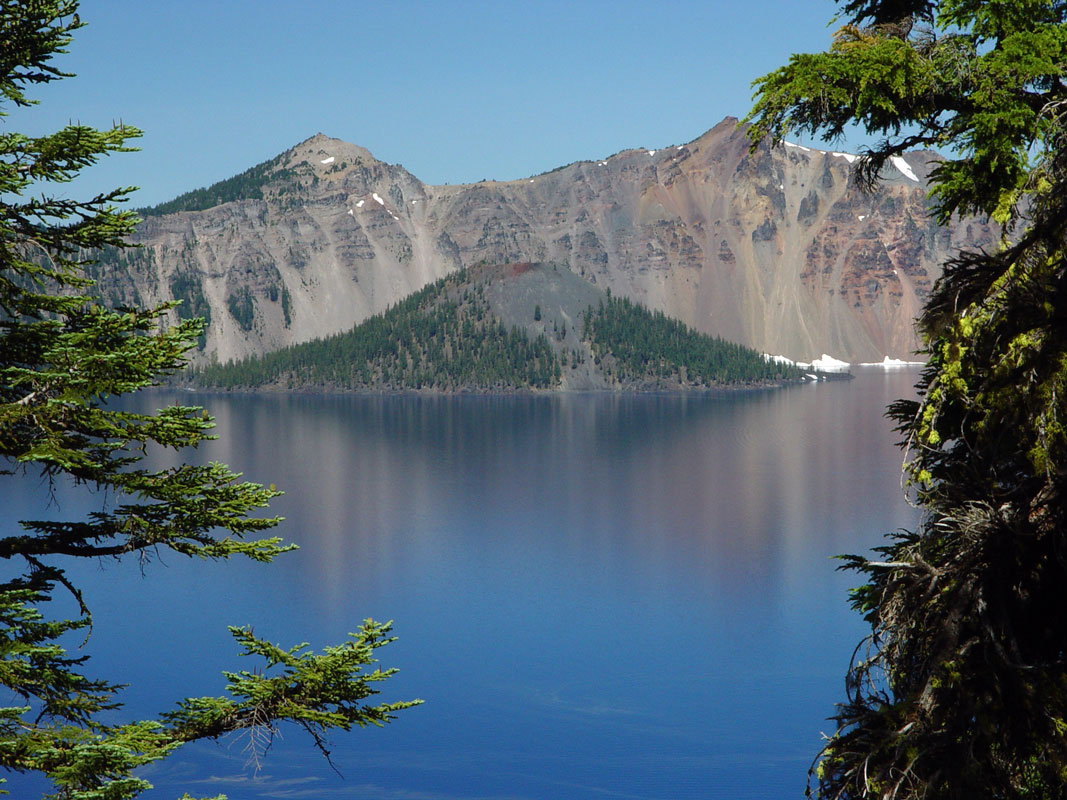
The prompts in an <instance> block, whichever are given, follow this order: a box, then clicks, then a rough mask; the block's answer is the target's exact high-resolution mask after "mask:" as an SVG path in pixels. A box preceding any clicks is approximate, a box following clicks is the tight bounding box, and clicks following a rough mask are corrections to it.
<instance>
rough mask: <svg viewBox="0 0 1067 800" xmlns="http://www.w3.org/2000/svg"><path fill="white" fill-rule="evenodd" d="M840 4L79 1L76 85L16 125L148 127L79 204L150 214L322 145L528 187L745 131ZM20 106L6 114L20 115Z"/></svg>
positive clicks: (819, 43) (53, 94)
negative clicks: (597, 164)
mask: <svg viewBox="0 0 1067 800" xmlns="http://www.w3.org/2000/svg"><path fill="white" fill-rule="evenodd" d="M835 10H836V6H835V5H834V3H833V2H831V0H749V2H736V0H734V1H732V2H724V1H718V0H713V1H711V2H697V1H696V0H693V1H692V2H688V1H687V2H681V1H679V2H643V3H635V2H607V0H604V1H601V0H596V1H595V2H594V1H593V0H589V1H587V2H583V1H582V0H572V1H571V2H555V1H554V0H553V1H552V2H548V1H546V2H520V0H495V1H494V2H475V1H474V0H440V1H439V2H436V3H431V2H415V1H414V0H373V1H371V0H348V1H345V2H341V1H338V0H334V2H325V0H304V2H300V3H297V2H277V1H276V0H261V1H260V2H255V3H252V2H244V1H243V0H242V1H240V2H239V1H238V0H212V1H211V2H207V1H206V0H182V2H178V1H177V0H83V3H82V6H81V18H82V20H83V21H85V22H88V23H89V25H88V27H86V28H83V29H82V30H81V31H80V32H79V33H78V34H77V35H76V38H75V41H74V42H73V44H72V45H71V48H70V53H69V54H68V55H66V56H63V57H62V59H61V60H60V61H59V62H58V63H59V64H61V65H62V66H63V67H64V68H65V69H68V70H69V71H72V72H76V73H77V77H76V78H71V79H67V80H64V81H61V82H59V83H57V84H53V85H51V86H49V87H46V88H43V89H39V90H36V92H35V96H36V97H37V98H38V99H40V100H41V101H42V102H41V105H40V106H38V107H36V108H34V109H31V110H29V111H21V110H15V111H13V113H12V115H11V116H10V117H8V118H7V119H6V121H4V122H0V124H3V125H5V126H6V127H8V129H10V130H18V131H23V132H27V133H43V132H46V131H49V130H53V129H54V128H55V127H57V126H58V125H61V124H64V123H66V122H67V121H68V120H76V121H77V120H80V121H81V122H82V123H85V124H89V125H93V126H96V127H104V126H108V125H110V124H111V122H112V120H118V119H122V120H123V121H125V122H127V123H130V124H132V125H135V126H137V127H139V128H142V129H143V130H144V131H145V136H144V138H143V139H141V140H140V147H141V152H140V153H137V154H134V155H121V156H113V157H111V158H110V159H109V160H108V161H109V163H106V164H105V165H103V166H98V167H96V168H94V169H93V170H92V171H91V172H90V173H89V175H88V176H87V178H86V179H84V180H82V181H79V183H78V184H77V189H78V191H79V193H82V192H84V191H87V190H88V191H95V190H98V189H104V188H110V187H112V186H117V185H130V184H132V185H137V186H140V187H141V190H140V191H139V192H138V193H137V194H136V195H135V196H134V203H135V205H150V204H154V203H157V202H160V201H163V200H167V199H170V198H172V197H174V196H175V195H177V194H179V193H181V192H183V191H187V190H189V189H194V188H197V187H200V186H205V185H208V184H210V183H213V182H215V181H217V180H221V179H223V178H227V177H229V176H230V175H233V174H236V173H238V172H241V171H242V170H244V169H247V168H248V167H250V166H252V165H254V164H257V163H259V162H261V161H264V160H266V159H268V158H271V157H273V156H275V155H277V154H278V153H280V152H282V151H283V150H285V149H287V148H288V147H290V146H292V145H294V144H296V143H297V142H300V141H302V140H303V139H306V138H307V137H309V136H311V135H313V134H315V133H317V132H322V133H325V134H327V135H330V136H335V137H337V138H340V139H344V140H347V141H350V142H354V143H356V144H359V145H362V146H363V147H366V148H367V149H369V150H370V151H371V152H372V153H374V155H375V156H377V157H378V158H380V159H382V160H383V161H388V162H391V163H401V164H403V165H404V166H405V167H407V168H408V169H409V170H410V171H411V172H412V173H414V174H415V175H416V177H418V178H420V179H421V180H423V181H425V182H427V183H435V184H439V183H464V182H470V181H477V180H480V179H482V178H491V179H501V180H507V179H513V178H521V177H524V176H526V175H532V174H536V173H538V172H542V171H544V170H547V169H551V168H553V167H557V166H560V165H562V164H566V163H570V162H572V161H576V160H579V159H595V158H601V157H603V156H607V155H610V154H612V153H615V152H617V151H619V150H622V149H625V148H629V147H648V148H657V147H663V146H666V145H669V144H676V143H681V142H687V141H689V140H691V139H694V138H696V137H697V136H699V135H700V134H701V133H703V132H704V131H705V130H707V129H708V128H710V127H712V126H713V125H715V124H716V123H717V122H719V121H720V120H721V119H722V118H723V117H725V116H728V115H733V116H743V115H744V114H745V113H746V112H747V110H748V108H749V106H750V103H751V99H750V98H751V89H750V83H751V82H752V80H753V79H754V78H756V77H758V76H760V75H762V74H764V73H765V72H768V71H769V70H771V69H773V68H774V67H776V66H779V65H780V64H782V63H785V61H786V59H787V58H788V57H789V55H790V53H793V52H801V51H805V52H811V51H816V50H823V49H825V48H826V47H827V46H828V44H829V41H830V34H831V30H832V29H831V28H830V27H828V26H827V23H828V22H829V21H830V19H831V18H832V17H833V15H834V13H835ZM9 110H10V109H9Z"/></svg>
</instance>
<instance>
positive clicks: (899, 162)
mask: <svg viewBox="0 0 1067 800" xmlns="http://www.w3.org/2000/svg"><path fill="white" fill-rule="evenodd" d="M889 160H890V161H891V162H893V166H894V167H896V168H897V169H898V170H899V171H900V174H901V175H903V176H904V177H905V178H907V179H908V180H909V181H915V182H916V183H918V182H919V176H918V175H916V174H915V170H913V169H912V168H911V165H910V164H909V163H908V162H907V161H905V160H904V159H903V158H901V157H900V156H890V157H889Z"/></svg>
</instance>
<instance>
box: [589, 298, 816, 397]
mask: <svg viewBox="0 0 1067 800" xmlns="http://www.w3.org/2000/svg"><path fill="white" fill-rule="evenodd" d="M583 338H584V339H585V340H586V341H587V342H589V346H590V348H591V349H592V352H593V355H594V356H595V357H596V359H597V360H600V359H607V358H610V359H611V360H613V361H614V364H615V372H616V373H617V375H618V377H619V378H620V379H624V380H626V379H629V380H647V379H648V378H649V377H656V378H661V379H670V380H675V381H678V382H679V383H681V384H684V385H689V386H715V385H718V384H732V383H750V382H753V381H777V380H782V379H788V378H799V377H800V375H801V371H800V370H799V369H797V368H796V367H793V366H784V365H782V364H778V363H775V362H774V361H770V360H768V359H766V358H764V357H763V356H762V355H761V354H760V353H757V352H756V351H755V350H753V349H752V348H751V347H745V346H744V345H740V344H736V343H734V342H727V341H725V340H724V339H721V338H720V337H718V336H708V335H707V334H704V333H697V332H696V331H694V330H692V329H691V328H689V327H688V326H687V325H685V324H684V323H682V322H679V321H678V320H676V319H671V318H670V317H668V316H667V315H665V314H664V313H663V312H662V311H650V310H649V309H648V308H645V307H644V306H642V305H640V304H639V303H634V302H633V301H632V300H630V299H629V298H625V297H622V298H619V297H611V296H610V295H609V296H608V298H607V301H606V302H602V303H600V304H598V305H597V307H596V308H592V307H591V308H590V309H589V310H588V311H587V312H586V314H585V318H584V330H583Z"/></svg>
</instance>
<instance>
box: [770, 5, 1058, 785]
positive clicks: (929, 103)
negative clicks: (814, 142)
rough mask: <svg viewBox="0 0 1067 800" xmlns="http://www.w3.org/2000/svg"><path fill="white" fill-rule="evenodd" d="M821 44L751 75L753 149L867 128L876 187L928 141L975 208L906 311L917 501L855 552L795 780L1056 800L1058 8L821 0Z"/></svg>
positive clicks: (941, 186)
mask: <svg viewBox="0 0 1067 800" xmlns="http://www.w3.org/2000/svg"><path fill="white" fill-rule="evenodd" d="M839 5H840V7H841V19H840V20H839V21H840V22H843V25H842V27H840V29H839V30H838V31H837V32H836V34H835V35H834V39H833V43H832V45H831V47H830V49H829V51H828V52H825V53H819V54H808V55H795V56H793V57H792V58H791V59H790V61H789V63H788V64H787V65H786V66H784V67H782V68H780V69H778V70H777V71H775V72H773V73H771V74H769V75H766V76H764V77H763V78H761V79H759V80H758V81H757V82H756V84H755V85H756V88H757V95H756V104H755V107H754V109H753V112H752V114H751V116H750V121H752V122H753V125H752V128H751V135H752V141H753V143H754V146H756V144H757V143H759V142H761V141H764V140H765V138H766V137H768V136H769V137H770V138H771V139H772V140H775V141H777V140H780V139H781V138H782V137H783V136H785V135H786V134H787V133H789V132H790V131H800V132H806V133H810V134H812V135H819V136H822V137H823V138H824V140H826V141H832V140H834V139H836V138H837V137H838V136H839V135H841V134H842V133H844V132H845V131H846V127H847V126H848V125H852V124H858V125H859V126H861V127H862V128H864V129H865V130H867V131H868V132H869V133H873V134H878V135H880V136H884V137H885V139H884V141H882V142H881V143H880V144H878V145H877V146H874V147H871V148H869V149H868V150H867V151H866V152H865V153H864V156H865V158H864V159H863V160H862V161H861V162H859V163H858V169H857V178H858V179H859V180H861V181H865V182H867V183H868V184H870V183H873V182H875V181H877V180H878V176H879V173H880V171H881V169H882V167H883V166H884V165H886V164H887V163H888V162H889V160H890V159H891V158H893V157H895V156H899V155H900V154H902V153H903V152H905V151H906V150H908V149H911V148H914V147H918V146H932V147H937V148H939V149H940V151H941V152H942V153H943V154H944V157H945V158H944V160H943V161H941V162H939V163H938V164H937V166H936V167H935V168H934V170H933V173H932V174H931V176H930V179H931V184H932V195H931V197H932V208H933V213H934V214H935V215H936V217H937V219H938V220H939V221H941V222H942V223H944V222H946V221H947V220H949V219H950V217H951V216H952V215H954V214H978V215H983V216H986V217H992V218H993V219H994V220H995V221H996V222H998V223H999V224H1000V225H1002V226H1003V229H1004V233H1005V235H1004V240H1003V242H1002V243H1001V245H1000V247H999V248H997V249H995V251H993V252H961V253H959V254H958V255H957V256H956V257H955V258H953V259H952V260H951V261H950V262H949V263H947V264H945V265H944V271H943V275H942V277H941V278H940V279H939V281H938V282H937V284H936V285H935V287H934V289H933V291H932V293H931V295H930V296H929V298H928V300H927V302H926V304H925V307H924V309H923V312H922V314H921V316H920V318H919V321H918V327H919V331H920V332H921V334H922V337H923V342H924V348H925V354H926V356H927V357H928V359H929V360H928V365H927V367H926V368H925V370H924V372H923V373H922V377H921V380H920V383H919V385H918V389H919V399H918V401H916V402H912V401H904V400H901V401H899V402H897V403H895V404H894V405H892V406H891V407H890V411H889V416H890V417H891V418H892V419H894V420H895V421H896V422H897V423H898V426H899V427H898V430H899V431H900V432H901V433H902V434H903V435H904V445H905V446H906V451H907V461H906V467H905V468H906V473H907V476H908V478H909V480H910V483H911V487H912V490H913V492H914V496H915V499H916V501H917V503H918V505H919V506H920V507H921V509H922V511H923V517H922V519H921V522H920V524H919V526H918V528H917V530H915V531H905V532H900V533H897V534H894V535H892V536H891V538H890V539H889V541H888V542H887V543H886V544H885V545H884V546H883V547H881V548H880V549H879V552H878V555H877V556H876V557H874V558H865V557H860V556H852V557H850V558H849V560H848V563H847V566H849V567H851V568H853V569H856V570H859V571H860V572H861V573H862V574H863V575H864V577H865V580H866V583H865V584H864V585H863V586H862V587H860V588H859V589H856V590H854V594H853V604H854V606H855V607H856V608H857V609H858V610H859V611H860V612H862V613H863V614H864V615H865V618H866V619H867V621H868V622H869V623H870V624H871V628H872V633H871V636H870V638H869V640H868V641H867V647H865V648H862V647H861V649H860V650H858V651H857V656H856V657H855V659H854V661H853V664H852V666H851V670H850V672H849V674H848V679H847V683H846V686H847V697H846V699H845V701H844V702H843V703H842V704H841V705H840V706H839V708H838V712H837V716H836V721H837V723H838V729H837V732H836V734H835V735H833V736H832V737H831V738H830V739H829V740H828V742H827V744H826V747H825V749H824V751H823V753H822V756H821V760H820V761H819V763H818V765H817V768H816V770H815V772H814V774H813V779H812V781H811V783H813V784H815V787H816V790H817V793H818V795H819V796H820V797H823V798H898V799H899V800H906V798H925V799H926V800H941V799H943V798H976V797H982V798H1005V799H1006V798H1062V797H1065V796H1067V590H1065V589H1067V519H1065V515H1067V497H1065V496H1064V489H1065V485H1064V482H1065V475H1067V427H1065V425H1067V407H1065V403H1064V398H1065V397H1067V282H1065V247H1067V244H1065V243H1067V116H1065V115H1067V74H1065V71H1067V3H1064V2H1062V1H1061V0H981V1H979V0H936V1H934V0H841V2H840V3H839Z"/></svg>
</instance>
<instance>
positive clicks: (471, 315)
mask: <svg viewBox="0 0 1067 800" xmlns="http://www.w3.org/2000/svg"><path fill="white" fill-rule="evenodd" d="M575 280H577V279H576V278H575V276H573V275H572V274H570V273H569V272H567V271H566V270H565V269H561V268H559V267H557V266H554V265H551V264H508V265H484V264H482V265H478V266H476V267H472V268H471V269H465V270H459V271H457V272H455V273H453V274H451V275H448V276H446V277H445V278H442V279H440V280H438V281H436V282H435V283H432V284H430V285H428V286H426V287H424V288H423V289H421V290H419V291H417V292H415V293H414V294H411V295H409V296H408V297H407V298H405V299H404V300H402V301H400V302H399V303H397V304H396V305H394V306H392V307H391V308H390V309H388V310H387V311H385V312H384V313H382V314H377V315H375V316H373V317H370V318H369V319H367V320H365V321H364V322H362V323H360V324H359V325H356V326H355V327H353V328H352V329H351V330H349V331H347V332H345V333H341V334H337V335H334V336H330V337H327V338H324V339H316V340H314V341H310V342H305V343H302V344H298V345H293V346H290V347H286V348H284V349H282V350H278V351H275V352H272V353H268V354H266V355H264V356H261V357H250V358H246V359H242V360H239V361H236V362H230V363H226V364H208V365H204V366H199V367H197V368H194V369H193V370H191V372H190V373H188V374H187V375H186V378H187V379H188V380H190V381H191V382H192V383H193V384H194V385H196V386H199V387H203V388H214V389H242V390H251V389H273V390H294V391H301V390H320V391H355V392H407V391H422V392H435V393H445V394H450V393H461V392H494V393H496V392H500V393H510V392H523V391H558V390H568V389H570V390H631V391H633V390H637V391H640V390H706V389H712V388H728V387H742V386H765V385H773V384H777V383H782V382H787V381H795V380H800V379H802V377H803V373H802V372H801V371H800V370H799V369H797V368H796V367H793V366H791V365H783V364H778V363H774V362H771V361H768V360H767V359H766V358H764V357H763V356H762V355H761V354H759V353H758V352H756V351H755V350H753V349H751V348H748V347H744V346H742V345H739V344H735V343H732V342H727V341H724V340H722V339H720V338H718V337H712V336H708V335H706V334H702V333H698V332H696V331H693V330H692V329H690V328H688V327H687V326H686V325H684V324H682V323H681V322H678V321H677V320H673V319H671V318H669V317H667V316H665V315H664V314H663V313H662V312H652V311H649V310H648V309H647V308H645V307H644V306H642V305H640V304H638V303H634V302H633V301H631V300H629V299H625V298H622V299H620V298H616V297H612V296H611V294H610V292H601V291H600V290H599V289H597V288H595V287H593V286H591V285H590V284H588V283H586V282H585V281H581V284H582V286H581V287H580V288H581V290H580V291H574V289H575V288H576V287H575V286H571V284H572V283H573V282H574V281H575Z"/></svg>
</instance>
